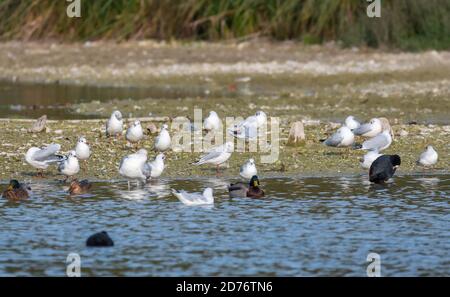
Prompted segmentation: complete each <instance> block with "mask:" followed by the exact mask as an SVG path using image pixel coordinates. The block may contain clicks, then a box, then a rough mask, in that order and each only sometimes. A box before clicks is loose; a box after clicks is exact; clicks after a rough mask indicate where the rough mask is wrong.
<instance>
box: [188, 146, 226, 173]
mask: <svg viewBox="0 0 450 297" xmlns="http://www.w3.org/2000/svg"><path fill="white" fill-rule="evenodd" d="M232 152H233V143H232V142H230V141H228V142H226V143H225V144H222V145H220V146H216V147H213V148H212V149H211V150H210V151H209V152H208V153H207V154H204V155H203V156H201V158H200V160H198V161H197V162H195V163H193V165H202V164H214V165H216V172H217V173H219V165H220V164H222V163H225V162H226V161H227V160H228V159H229V158H230V157H231V153H232Z"/></svg>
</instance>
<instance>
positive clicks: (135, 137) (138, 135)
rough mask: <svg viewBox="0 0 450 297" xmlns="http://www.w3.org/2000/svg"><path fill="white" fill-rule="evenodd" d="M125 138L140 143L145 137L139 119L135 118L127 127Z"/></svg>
mask: <svg viewBox="0 0 450 297" xmlns="http://www.w3.org/2000/svg"><path fill="white" fill-rule="evenodd" d="M125 138H126V139H127V140H128V141H129V142H131V143H138V142H139V141H140V140H141V139H142V138H144V131H143V130H142V126H141V122H140V121H139V120H135V121H134V122H133V124H132V125H131V126H130V127H129V128H128V129H127V133H126V134H125Z"/></svg>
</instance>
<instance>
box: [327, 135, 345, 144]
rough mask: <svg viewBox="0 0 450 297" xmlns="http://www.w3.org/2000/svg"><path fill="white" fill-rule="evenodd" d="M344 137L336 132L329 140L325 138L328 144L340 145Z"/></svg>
mask: <svg viewBox="0 0 450 297" xmlns="http://www.w3.org/2000/svg"><path fill="white" fill-rule="evenodd" d="M343 139H344V137H342V135H340V134H338V133H334V134H333V135H331V136H330V137H329V138H328V139H327V140H325V142H324V144H325V145H328V146H338V145H339V144H340V143H341V142H342V140H343Z"/></svg>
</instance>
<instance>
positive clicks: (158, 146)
mask: <svg viewBox="0 0 450 297" xmlns="http://www.w3.org/2000/svg"><path fill="white" fill-rule="evenodd" d="M168 129H169V126H168V125H167V124H164V125H163V126H162V128H161V131H160V132H159V135H158V136H156V138H155V150H156V151H159V152H165V151H167V150H168V149H170V145H171V142H172V141H171V139H170V134H169V131H168Z"/></svg>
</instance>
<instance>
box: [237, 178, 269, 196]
mask: <svg viewBox="0 0 450 297" xmlns="http://www.w3.org/2000/svg"><path fill="white" fill-rule="evenodd" d="M260 186H261V184H260V182H259V179H258V177H257V176H256V175H254V176H253V177H252V178H251V179H250V182H249V184H248V185H246V184H244V183H241V182H239V183H235V184H231V185H229V186H228V192H229V194H230V197H231V198H236V197H251V198H261V197H264V191H263V190H262V189H261V188H260Z"/></svg>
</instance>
